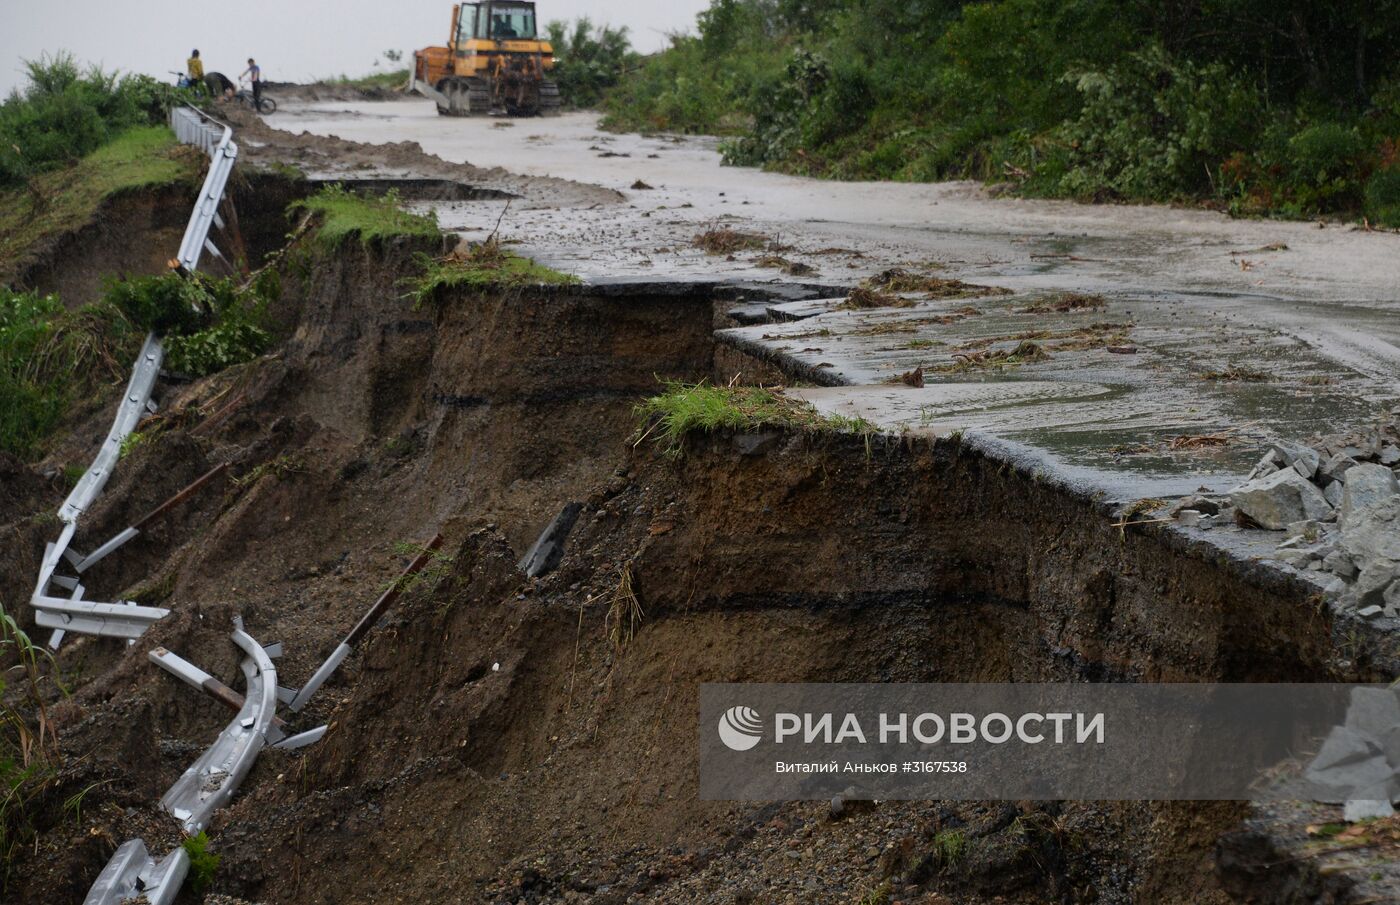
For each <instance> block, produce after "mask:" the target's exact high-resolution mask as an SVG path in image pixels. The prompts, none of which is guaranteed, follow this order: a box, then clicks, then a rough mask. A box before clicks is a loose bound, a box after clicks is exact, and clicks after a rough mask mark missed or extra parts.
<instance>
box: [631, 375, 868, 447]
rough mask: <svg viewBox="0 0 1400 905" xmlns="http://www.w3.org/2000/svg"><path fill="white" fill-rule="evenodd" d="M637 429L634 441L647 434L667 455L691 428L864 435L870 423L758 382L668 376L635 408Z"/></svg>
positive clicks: (641, 438)
mask: <svg viewBox="0 0 1400 905" xmlns="http://www.w3.org/2000/svg"><path fill="white" fill-rule="evenodd" d="M636 413H637V416H638V417H639V418H640V419H641V421H642V428H641V431H640V436H639V437H638V439H637V441H636V442H637V443H638V444H640V443H641V442H642V441H643V440H646V439H648V438H650V439H652V440H654V441H655V442H656V443H658V444H660V445H661V446H662V447H663V449H664V450H665V451H666V452H667V453H668V454H672V455H674V454H678V453H679V452H680V450H681V448H682V443H683V442H684V440H685V437H686V435H687V434H689V433H691V432H692V431H703V432H711V431H716V430H740V431H752V430H759V429H762V428H775V427H776V428H782V429H784V430H797V431H810V432H822V431H829V432H834V433H841V434H861V435H863V436H865V437H866V438H867V440H868V439H869V437H870V435H871V434H873V433H875V430H876V429H875V426H874V425H873V424H871V423H870V422H869V421H866V420H865V419H863V418H847V417H845V416H842V415H823V414H822V413H820V412H818V411H817V410H816V409H815V408H813V407H812V406H811V405H809V404H808V403H805V402H801V401H798V400H796V399H790V398H788V397H787V396H783V395H780V394H778V393H776V392H774V391H772V390H769V389H765V388H763V387H746V386H736V387H717V386H710V385H708V384H705V383H698V384H686V383H681V382H679V381H670V382H668V383H667V384H666V389H665V392H663V393H661V394H660V395H658V396H652V397H651V398H649V399H647V400H645V401H644V402H642V403H641V404H639V405H638V406H637V407H636Z"/></svg>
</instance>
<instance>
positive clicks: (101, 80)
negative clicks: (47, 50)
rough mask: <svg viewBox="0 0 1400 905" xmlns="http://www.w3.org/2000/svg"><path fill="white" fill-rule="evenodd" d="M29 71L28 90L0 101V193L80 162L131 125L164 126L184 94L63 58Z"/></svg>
mask: <svg viewBox="0 0 1400 905" xmlns="http://www.w3.org/2000/svg"><path fill="white" fill-rule="evenodd" d="M25 71H26V75H27V77H28V84H27V85H26V87H25V88H24V90H23V91H20V90H18V89H17V90H15V91H12V92H11V93H10V96H9V97H8V98H6V100H5V101H4V102H3V103H0V188H6V187H12V186H16V185H22V184H23V183H24V182H25V181H26V180H27V179H28V178H29V177H30V176H31V175H33V174H35V173H41V172H44V171H45V170H50V169H53V168H55V167H57V166H60V165H62V164H64V163H67V162H70V161H74V160H78V159H79V158H81V157H83V156H84V155H86V154H89V153H91V152H92V151H94V150H96V149H97V148H99V147H101V146H102V145H104V144H106V143H107V142H108V141H110V140H111V139H112V138H113V137H115V136H116V135H117V134H118V133H120V132H121V131H123V130H125V129H127V128H130V127H131V126H135V125H149V124H154V123H159V122H163V121H164V119H165V116H166V112H167V111H168V109H169V106H170V104H171V103H174V102H175V101H176V100H177V99H179V98H180V97H182V96H183V95H182V93H181V92H180V90H179V89H176V88H174V87H173V86H170V85H164V84H161V83H160V82H157V81H156V80H155V79H152V78H149V77H148V76H144V75H130V76H118V75H117V74H115V73H107V72H103V71H102V70H100V69H98V68H96V67H92V68H89V69H86V70H84V69H81V68H80V67H79V66H78V64H77V63H76V62H75V61H74V59H73V58H72V57H71V56H69V55H67V54H62V53H60V54H57V55H55V56H52V57H44V58H41V59H39V60H31V61H28V62H26V63H25Z"/></svg>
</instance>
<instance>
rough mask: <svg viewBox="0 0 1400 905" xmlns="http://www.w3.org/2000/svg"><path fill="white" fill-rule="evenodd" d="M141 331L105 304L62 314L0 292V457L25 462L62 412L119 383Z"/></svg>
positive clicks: (47, 300) (52, 303) (40, 301)
mask: <svg viewBox="0 0 1400 905" xmlns="http://www.w3.org/2000/svg"><path fill="white" fill-rule="evenodd" d="M140 344H141V331H140V330H139V329H137V328H136V327H135V326H134V325H133V324H132V323H131V322H130V321H129V320H128V319H127V318H126V316H125V315H124V314H123V313H122V312H121V311H120V310H119V309H118V308H117V307H116V306H115V305H113V304H111V303H108V302H99V303H96V304H93V305H87V306H85V307H83V308H81V309H79V310H77V311H67V310H65V309H64V307H63V305H62V304H61V303H60V302H59V301H58V299H57V298H56V297H55V296H38V295H33V294H28V293H12V292H9V291H8V290H4V289H0V450H4V451H5V452H8V453H10V454H12V455H15V456H19V457H20V458H22V459H28V460H33V459H35V458H37V457H38V456H40V455H41V454H42V453H43V450H44V445H45V442H46V440H47V439H48V437H49V435H50V434H51V433H52V432H53V430H54V429H55V428H56V427H57V425H58V423H59V421H60V419H61V418H62V417H63V414H64V412H66V411H67V409H68V407H69V406H70V405H71V404H73V403H74V402H76V401H77V400H79V399H81V398H83V397H85V396H87V395H90V394H91V393H93V392H94V391H96V390H97V388H98V387H100V386H102V385H104V384H106V383H115V382H118V381H120V380H122V379H123V378H124V377H125V375H126V369H127V367H128V366H129V364H130V361H131V358H132V357H133V356H134V355H135V354H136V350H137V349H138V348H139V347H140Z"/></svg>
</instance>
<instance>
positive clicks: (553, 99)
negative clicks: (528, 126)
mask: <svg viewBox="0 0 1400 905" xmlns="http://www.w3.org/2000/svg"><path fill="white" fill-rule="evenodd" d="M447 45H448V46H446V47H426V48H424V49H423V50H419V51H416V52H415V53H414V54H413V73H412V76H411V78H410V82H409V84H410V87H411V88H412V89H413V90H414V91H417V92H418V93H419V94H422V95H425V96H427V97H431V98H432V99H433V100H434V101H436V102H437V107H438V112H439V113H442V114H445V115H447V116H474V115H477V114H487V113H491V114H505V115H510V116H532V115H549V114H552V113H557V112H558V110H559V85H558V83H556V82H555V81H554V80H553V79H552V78H551V77H550V73H551V70H553V69H554V48H553V47H551V46H550V43H549V41H548V40H542V39H541V38H540V35H539V29H538V23H537V21H536V18H535V4H533V3H527V2H521V0H481V2H479V3H459V4H457V5H455V6H453V7H452V31H451V32H450V34H449V37H448V42H447Z"/></svg>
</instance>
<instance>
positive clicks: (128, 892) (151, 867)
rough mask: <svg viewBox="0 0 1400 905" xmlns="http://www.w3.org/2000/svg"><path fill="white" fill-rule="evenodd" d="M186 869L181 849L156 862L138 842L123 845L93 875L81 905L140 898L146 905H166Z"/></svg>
mask: <svg viewBox="0 0 1400 905" xmlns="http://www.w3.org/2000/svg"><path fill="white" fill-rule="evenodd" d="M189 869H190V856H189V853H188V852H186V851H185V849H184V846H178V847H176V848H175V849H174V850H173V851H172V852H170V854H168V855H166V856H165V857H164V858H161V859H160V860H159V861H157V860H155V859H154V858H152V857H151V855H150V853H149V852H147V851H146V843H145V842H143V841H141V840H140V839H132V840H131V841H130V842H123V843H122V844H121V845H120V846H118V847H117V851H116V854H114V855H112V859H111V860H110V861H108V862H107V866H106V867H104V868H102V873H100V874H98V875H97V881H96V882H95V883H93V884H92V888H91V889H89V890H88V894H87V898H85V899H83V905H121V903H123V902H126V901H128V900H131V899H136V900H137V901H140V899H139V898H138V897H142V896H144V897H145V901H146V902H148V903H149V905H169V903H171V902H174V901H175V895H176V894H177V893H178V892H179V891H180V884H182V883H184V882H185V874H187V873H189Z"/></svg>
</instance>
